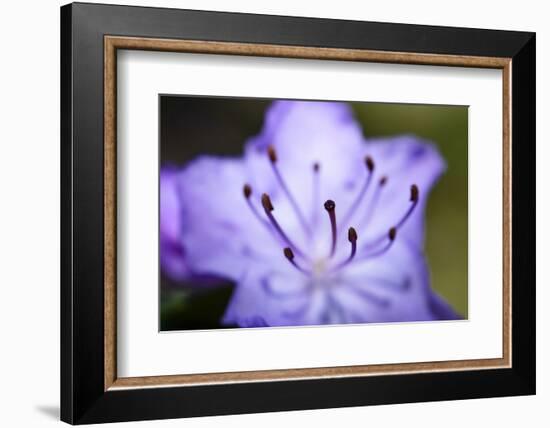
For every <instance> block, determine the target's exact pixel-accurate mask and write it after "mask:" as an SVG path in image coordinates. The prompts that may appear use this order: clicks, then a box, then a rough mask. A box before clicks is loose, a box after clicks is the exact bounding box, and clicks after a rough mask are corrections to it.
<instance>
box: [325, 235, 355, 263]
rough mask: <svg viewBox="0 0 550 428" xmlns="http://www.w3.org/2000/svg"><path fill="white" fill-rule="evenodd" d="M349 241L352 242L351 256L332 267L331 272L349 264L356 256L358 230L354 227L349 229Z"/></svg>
mask: <svg viewBox="0 0 550 428" xmlns="http://www.w3.org/2000/svg"><path fill="white" fill-rule="evenodd" d="M348 241H349V242H350V243H351V253H350V255H349V257H348V258H347V259H346V260H344V261H342V262H340V263H338V264H337V265H336V266H334V268H332V269H331V272H336V271H338V270H340V269H342V268H343V267H345V266H347V265H349V264H350V263H351V261H352V260H353V258H354V257H355V253H356V252H357V231H356V230H355V229H354V228H353V227H350V228H349V229H348Z"/></svg>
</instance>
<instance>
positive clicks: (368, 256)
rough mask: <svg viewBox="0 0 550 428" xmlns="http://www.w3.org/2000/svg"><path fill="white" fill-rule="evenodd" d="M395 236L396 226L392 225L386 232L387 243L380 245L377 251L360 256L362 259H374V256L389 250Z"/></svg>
mask: <svg viewBox="0 0 550 428" xmlns="http://www.w3.org/2000/svg"><path fill="white" fill-rule="evenodd" d="M396 236H397V228H396V227H392V228H391V229H390V230H389V232H388V236H387V238H388V243H387V244H386V245H385V246H384V247H382V248H381V249H380V250H378V251H375V252H374V253H370V254H365V255H363V256H362V257H361V259H362V260H366V259H374V258H376V257H379V256H381V255H382V254H385V253H386V252H387V251H389V249H390V248H391V247H392V245H393V242H394V241H395V237H396Z"/></svg>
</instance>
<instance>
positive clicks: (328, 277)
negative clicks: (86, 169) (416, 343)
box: [160, 101, 458, 327]
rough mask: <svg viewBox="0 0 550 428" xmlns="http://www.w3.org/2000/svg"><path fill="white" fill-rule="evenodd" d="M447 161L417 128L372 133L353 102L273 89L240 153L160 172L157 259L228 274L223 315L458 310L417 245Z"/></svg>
mask: <svg viewBox="0 0 550 428" xmlns="http://www.w3.org/2000/svg"><path fill="white" fill-rule="evenodd" d="M444 170H445V162H444V161H443V159H442V157H441V156H440V154H439V153H438V151H437V149H436V148H435V147H434V146H433V145H432V144H430V143H428V142H426V141H421V140H420V139H418V138H416V137H414V136H400V137H395V138H388V139H375V140H367V139H365V138H364V136H363V134H362V130H361V128H360V126H359V125H358V123H357V122H356V121H355V120H354V117H353V113H352V110H351V108H350V107H349V106H348V105H347V104H345V103H337V102H310V101H276V102H274V103H273V104H272V105H271V107H270V108H269V110H268V111H267V113H266V117H265V123H264V126H263V129H262V131H261V133H260V134H259V135H258V136H256V137H254V138H252V139H250V140H249V141H247V142H246V144H245V147H244V154H243V156H242V157H234V158H228V157H218V156H206V155H205V156H200V157H198V158H196V159H194V160H192V161H190V162H189V163H188V164H187V165H186V166H185V167H183V168H182V169H181V170H179V171H173V170H172V171H166V170H163V171H162V173H161V208H160V210H161V214H160V218H161V263H162V268H163V269H164V270H165V272H166V273H167V274H168V275H172V276H175V277H177V278H178V277H179V278H181V276H182V274H184V273H185V272H187V273H186V274H191V275H212V276H215V277H221V278H226V279H229V280H231V281H233V282H234V283H235V289H234V292H233V295H232V297H231V300H230V302H229V304H228V306H227V308H226V311H225V314H224V315H223V319H222V322H223V323H224V324H227V325H238V326H241V327H255V326H299V325H319V324H341V323H368V322H392V321H427V320H442V319H457V318H458V315H457V314H456V313H455V312H454V311H453V309H452V308H451V307H450V306H449V305H448V304H447V303H446V302H445V301H444V300H443V299H442V298H441V297H439V296H438V295H437V294H436V293H435V292H434V291H433V290H432V289H431V287H430V275H429V269H428V266H427V263H426V260H425V256H424V253H423V244H424V210H425V206H426V202H427V200H428V195H429V192H430V189H431V188H432V186H433V185H434V183H435V182H436V181H437V179H438V178H439V177H440V175H441V174H442V173H443V172H444ZM184 249H185V251H184Z"/></svg>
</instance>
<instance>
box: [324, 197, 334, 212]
mask: <svg viewBox="0 0 550 428" xmlns="http://www.w3.org/2000/svg"><path fill="white" fill-rule="evenodd" d="M335 208H336V204H335V203H334V201H333V200H331V199H329V200H328V201H326V202H325V209H326V210H327V211H329V212H330V211H334V209H335Z"/></svg>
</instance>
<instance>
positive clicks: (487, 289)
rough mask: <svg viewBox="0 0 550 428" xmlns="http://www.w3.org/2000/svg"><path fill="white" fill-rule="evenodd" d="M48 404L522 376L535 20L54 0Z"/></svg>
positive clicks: (200, 408) (362, 389) (519, 386)
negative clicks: (56, 323) (56, 128)
mask: <svg viewBox="0 0 550 428" xmlns="http://www.w3.org/2000/svg"><path fill="white" fill-rule="evenodd" d="M61 105H62V111H61V158H62V159H61V165H62V170H61V195H62V206H61V214H62V218H61V223H62V228H61V229H62V233H61V251H62V257H61V259H62V262H61V274H62V275H61V276H62V281H61V418H62V420H63V421H66V422H68V423H71V424H85V423H98V422H115V421H129V420H144V419H161V418H177V417H189V416H201V415H222V414H232V413H233V414H235V413H251V412H268V411H282V410H298V409H314V408H327V407H343V406H363V405H372V404H388V403H405V402H416V401H435V400H452V399H464V398H478V397H496V396H510V395H527V394H534V393H535V257H534V254H535V35H534V34H533V33H526V32H510V31H495V30H481V29H465V28H446V27H433V26H418V25H406V24H390V23H371V22H354V21H339V20H326V19H311V18H292V17H282V16H266V15H248V14H233V13H218V12H204V11H190V10H176V9H157V8H140V7H128V6H112V5H111V6H108V5H92V4H78V3H76V4H70V5H67V6H64V7H62V8H61Z"/></svg>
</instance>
